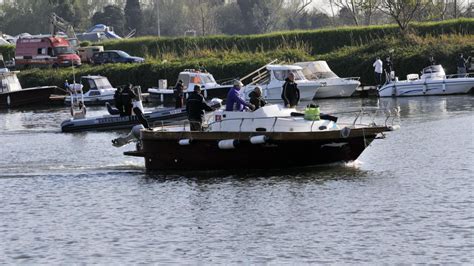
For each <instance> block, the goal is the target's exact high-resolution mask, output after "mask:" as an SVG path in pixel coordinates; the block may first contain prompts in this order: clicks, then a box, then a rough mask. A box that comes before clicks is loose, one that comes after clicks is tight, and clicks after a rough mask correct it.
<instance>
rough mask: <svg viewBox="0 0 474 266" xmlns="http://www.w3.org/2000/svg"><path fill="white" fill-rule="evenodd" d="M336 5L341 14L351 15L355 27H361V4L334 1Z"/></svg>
mask: <svg viewBox="0 0 474 266" xmlns="http://www.w3.org/2000/svg"><path fill="white" fill-rule="evenodd" d="M334 5H336V6H337V7H339V8H340V10H339V14H341V13H342V14H344V15H345V16H346V15H349V16H350V17H351V18H352V20H353V21H354V24H355V25H357V26H358V25H359V11H360V2H359V1H356V0H334Z"/></svg>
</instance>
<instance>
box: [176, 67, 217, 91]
mask: <svg viewBox="0 0 474 266" xmlns="http://www.w3.org/2000/svg"><path fill="white" fill-rule="evenodd" d="M178 80H182V81H183V84H184V86H185V87H187V86H188V85H189V84H190V83H192V84H201V85H204V84H210V83H211V84H216V85H217V82H216V80H215V79H214V76H212V74H210V73H206V72H199V71H183V72H181V73H179V76H178Z"/></svg>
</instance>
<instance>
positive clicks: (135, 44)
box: [9, 19, 474, 88]
mask: <svg viewBox="0 0 474 266" xmlns="http://www.w3.org/2000/svg"><path fill="white" fill-rule="evenodd" d="M413 28H414V29H416V31H415V33H412V34H408V35H404V36H403V37H401V36H400V35H398V34H396V33H397V32H398V28H397V26H392V25H389V26H371V27H364V28H362V27H351V28H340V29H334V30H322V31H296V32H280V33H273V34H266V35H252V36H248V37H247V36H245V37H244V36H211V37H207V38H202V37H198V38H175V39H172V38H161V39H158V38H153V37H141V38H135V39H130V40H121V41H111V42H107V43H105V44H104V45H105V47H106V49H119V50H125V51H128V52H129V53H130V54H132V55H142V56H143V55H145V56H146V57H147V59H146V63H145V64H107V65H101V66H89V65H84V66H82V67H80V68H77V69H76V70H75V71H76V76H81V75H87V74H91V75H92V74H98V75H104V76H107V77H108V78H109V79H110V81H111V82H112V84H113V85H115V86H117V85H122V84H127V83H132V84H137V85H141V86H142V87H143V88H148V87H152V86H157V83H158V80H159V79H167V80H168V83H169V84H174V83H175V82H176V78H177V77H178V74H179V72H180V71H182V70H183V69H185V68H197V66H198V65H199V64H203V65H204V66H205V67H206V69H207V70H208V71H209V72H211V73H212V74H213V75H214V77H215V78H216V79H217V80H222V79H228V78H236V77H243V76H245V75H246V74H248V73H250V72H252V71H253V70H255V69H257V68H259V67H260V66H262V65H264V64H266V63H267V62H269V61H271V60H273V59H276V58H278V59H280V60H284V61H286V62H295V61H310V60H326V61H328V64H329V65H330V67H331V68H332V69H333V70H334V72H336V73H337V74H339V75H340V76H342V77H344V76H347V77H349V76H360V77H361V82H362V83H363V84H373V82H374V77H373V73H374V69H373V67H372V64H373V62H374V59H375V57H376V56H381V57H382V58H385V56H387V55H391V57H392V60H393V61H394V65H395V70H396V75H397V76H399V77H400V79H404V78H405V77H406V75H407V74H409V73H419V71H420V70H421V69H422V68H423V67H425V66H426V65H427V64H428V56H429V55H430V54H433V55H434V57H435V59H436V61H437V62H439V63H441V64H442V65H443V66H444V67H445V68H446V70H447V73H454V72H455V70H456V69H455V58H456V56H457V54H458V53H459V52H464V53H465V54H466V55H471V56H472V55H473V54H474V35H473V34H472V33H473V32H474V20H473V19H460V20H452V21H447V22H442V23H439V22H438V23H420V24H414V25H413ZM362 32H363V33H364V34H362ZM323 37H325V38H323ZM311 38H315V39H318V38H321V40H320V45H319V46H318V47H315V45H313V44H312V42H313V41H314V40H313V41H308V40H311ZM305 40H306V41H305ZM318 40H319V39H318ZM336 40H339V42H338V41H336ZM269 47H272V48H271V49H270V48H269ZM321 47H322V48H321ZM318 49H321V50H322V51H324V50H327V52H324V53H323V52H320V53H315V52H314V51H315V50H318ZM9 53H12V50H11V48H10V50H9ZM19 77H20V80H21V82H22V84H23V86H24V87H31V86H40V85H57V86H62V84H63V83H64V80H65V79H68V80H72V71H71V69H70V68H68V69H49V70H28V71H22V72H21V73H20V74H19Z"/></svg>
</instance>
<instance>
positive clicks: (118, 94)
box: [114, 88, 124, 116]
mask: <svg viewBox="0 0 474 266" xmlns="http://www.w3.org/2000/svg"><path fill="white" fill-rule="evenodd" d="M114 102H115V107H116V108H117V110H118V112H119V114H120V116H124V113H123V103H122V88H117V89H116V90H115V93H114Z"/></svg>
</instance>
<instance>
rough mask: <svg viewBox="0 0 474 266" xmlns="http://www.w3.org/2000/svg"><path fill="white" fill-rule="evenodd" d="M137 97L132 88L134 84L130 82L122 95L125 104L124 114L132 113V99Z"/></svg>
mask: <svg viewBox="0 0 474 266" xmlns="http://www.w3.org/2000/svg"><path fill="white" fill-rule="evenodd" d="M135 97H137V95H136V94H135V92H133V90H132V84H129V85H128V86H127V87H125V89H123V91H122V93H121V97H120V99H121V100H122V104H123V116H130V115H132V107H133V104H132V99H133V98H135Z"/></svg>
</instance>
